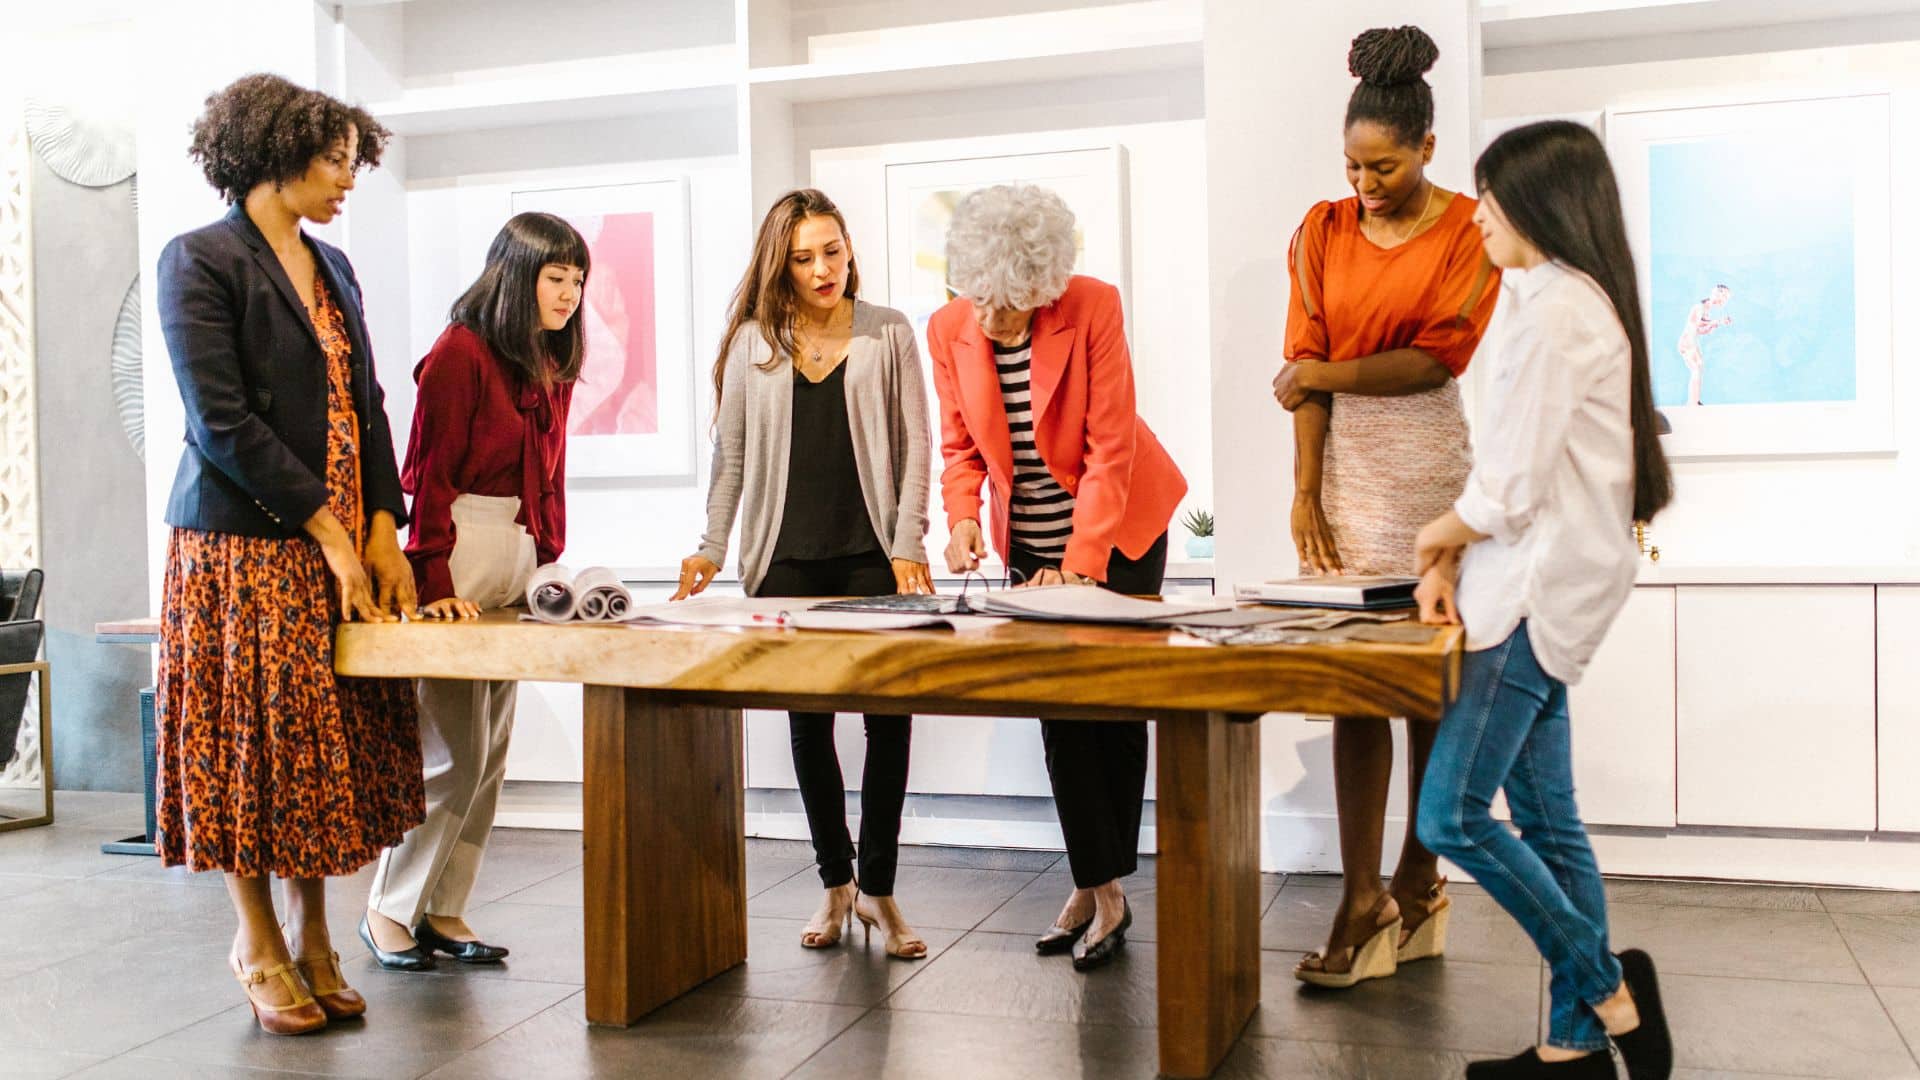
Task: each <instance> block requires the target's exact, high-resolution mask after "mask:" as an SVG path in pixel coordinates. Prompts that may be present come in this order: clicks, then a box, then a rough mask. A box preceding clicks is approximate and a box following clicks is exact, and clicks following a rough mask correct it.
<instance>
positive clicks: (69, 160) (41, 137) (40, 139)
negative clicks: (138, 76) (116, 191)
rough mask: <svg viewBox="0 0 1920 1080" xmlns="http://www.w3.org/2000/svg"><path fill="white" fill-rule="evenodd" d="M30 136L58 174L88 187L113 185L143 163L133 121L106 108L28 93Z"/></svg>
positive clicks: (35, 147) (28, 132)
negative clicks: (31, 96)
mask: <svg viewBox="0 0 1920 1080" xmlns="http://www.w3.org/2000/svg"><path fill="white" fill-rule="evenodd" d="M27 138H28V140H29V141H30V142H31V143H32V145H33V149H34V152H35V153H37V154H39V155H40V160H42V161H44V162H46V163H47V168H49V169H52V170H53V173H54V175H55V176H58V177H59V178H60V179H62V180H65V181H68V182H69V183H74V184H79V185H81V186H83V187H111V186H112V185H114V184H117V183H119V182H120V181H122V180H125V179H127V178H128V177H130V176H132V175H133V173H134V170H135V168H137V167H138V164H139V160H138V156H137V155H136V153H135V145H136V144H135V141H134V135H133V127H132V125H131V124H129V123H127V122H126V121H125V120H124V119H122V118H120V117H116V116H114V115H111V114H110V113H108V112H106V111H104V110H95V109H91V108H88V107H86V106H82V105H65V104H55V103H53V102H49V101H44V100H41V99H37V98H28V99H27Z"/></svg>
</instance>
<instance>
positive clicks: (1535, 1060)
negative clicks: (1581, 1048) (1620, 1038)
mask: <svg viewBox="0 0 1920 1080" xmlns="http://www.w3.org/2000/svg"><path fill="white" fill-rule="evenodd" d="M1467 1080H1614V1072H1613V1055H1612V1054H1610V1053H1608V1052H1607V1051H1605V1050H1596V1051H1594V1052H1593V1053H1591V1054H1588V1055H1587V1056H1586V1057H1578V1058H1574V1059H1573V1060H1572V1061H1542V1060H1540V1053H1539V1051H1538V1050H1536V1049H1535V1048H1534V1047H1531V1046H1529V1047H1527V1048H1526V1050H1525V1051H1523V1052H1521V1053H1519V1054H1516V1055H1514V1056H1513V1057H1510V1058H1501V1059H1500V1060H1498V1061H1470V1062H1468V1063H1467Z"/></svg>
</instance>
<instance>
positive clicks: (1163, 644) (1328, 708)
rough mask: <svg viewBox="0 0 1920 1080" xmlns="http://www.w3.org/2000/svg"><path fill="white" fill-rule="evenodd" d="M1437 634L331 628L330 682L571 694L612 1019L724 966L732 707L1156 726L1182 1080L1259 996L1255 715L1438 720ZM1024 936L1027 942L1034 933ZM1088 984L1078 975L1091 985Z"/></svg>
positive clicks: (1166, 982)
mask: <svg viewBox="0 0 1920 1080" xmlns="http://www.w3.org/2000/svg"><path fill="white" fill-rule="evenodd" d="M1458 659H1459V658H1458V637H1457V633H1456V632H1454V631H1451V630H1447V631H1436V632H1435V633H1434V637H1433V639H1432V640H1431V641H1430V642H1429V643H1427V644H1424V645H1368V644H1340V645H1304V646H1272V647H1240V646H1230V647H1223V646H1212V645H1207V644H1204V643H1202V642H1199V641H1196V640H1194V639H1192V638H1189V637H1187V636H1186V635H1183V634H1180V633H1177V632H1171V631H1166V630H1148V629H1134V628H1110V627H1098V626H1069V625H1061V624H1040V623H1014V624H1008V625H1003V626H1000V627H997V628H995V629H992V630H988V631H983V632H968V633H950V632H945V631H912V632H900V633H888V634H862V633H836V632H826V631H799V630H782V629H754V630H735V629H709V628H691V627H647V628H640V627H635V626H579V625H575V626H545V625H538V624H534V623H527V622H520V621H518V620H517V619H516V618H515V617H514V616H513V615H512V614H510V613H503V614H498V615H489V616H487V617H485V618H482V619H480V620H477V621H474V622H467V623H452V624H440V623H406V624H399V623H395V624H383V625H366V624H349V625H346V626H343V627H341V629H340V633H339V638H338V649H337V656H336V667H337V669H338V670H339V671H340V673H341V674H344V675H373V676H425V677H439V678H473V679H525V680H536V681H543V682H576V683H581V684H584V686H585V706H584V711H585V717H584V740H585V759H586V761H585V796H584V798H585V808H584V815H585V837H584V841H585V848H586V854H585V859H586V868H585V880H586V884H585V891H586V896H585V906H586V1011H587V1018H588V1019H589V1020H590V1021H592V1022H594V1023H601V1024H622V1025H624V1024H631V1023H633V1022H634V1021H635V1020H637V1019H638V1018H640V1017H641V1016H643V1015H645V1014H646V1013H648V1012H649V1011H651V1010H653V1009H656V1008H659V1007H660V1006H662V1005H664V1004H666V1003H667V1002H669V1001H672V1000H673V999H674V998H676V997H678V996H680V995H681V994H684V993H686V992H687V991H688V990H690V989H692V988H693V987H695V986H697V985H699V984H700V983H702V982H704V981H706V980H707V979H710V978H712V977H713V976H715V975H718V974H719V973H721V972H723V971H726V970H727V969H728V968H731V967H733V966H734V965H736V964H739V963H741V962H742V961H744V960H745V959H746V958H747V891H746V842H745V831H746V830H745V817H746V811H745V794H744V792H745V779H746V776H745V770H746V767H745V755H744V751H745V738H744V733H743V729H742V724H741V715H740V710H741V709H742V708H746V707H777V708H796V709H811V710H846V711H868V712H878V713H945V714H965V715H987V716H1043V717H1072V718H1089V719H1090V720H1101V719H1108V720H1129V719H1130V720H1151V721H1153V722H1154V723H1156V724H1157V725H1159V730H1158V740H1157V744H1158V748H1159V750H1158V753H1159V757H1158V765H1159V790H1158V800H1159V801H1158V804H1157V807H1156V821H1157V824H1158V832H1159V849H1160V858H1159V865H1158V871H1157V874H1158V882H1157V885H1158V889H1159V898H1160V899H1159V913H1160V914H1159V930H1158V938H1159V950H1160V954H1161V956H1162V957H1177V958H1178V962H1177V963H1162V964H1160V965H1159V980H1160V983H1159V1002H1160V1069H1161V1071H1162V1072H1163V1073H1165V1074H1166V1075H1168V1076H1176V1077H1192V1076H1205V1075H1208V1074H1209V1073H1211V1072H1212V1071H1213V1069H1214V1068H1215V1067H1216V1066H1217V1065H1218V1064H1219V1063H1220V1060H1221V1059H1222V1058H1223V1057H1224V1056H1225V1055H1226V1053H1227V1051H1228V1050H1229V1049H1230V1048H1231V1046H1232V1044H1233V1041H1234V1039H1235V1037H1236V1036H1237V1035H1238V1034H1239V1032H1240V1030H1241V1028H1242V1027H1243V1026H1244V1025H1245V1024H1246V1021H1247V1019H1248V1017H1250V1016H1251V1015H1252V1014H1253V1010H1254V1007H1255V1005H1256V1004H1257V1003H1258V1001H1259V995H1260V904H1259V870H1260V864H1259V850H1258V836H1259V795H1260V745H1259V725H1258V724H1256V723H1254V721H1255V720H1257V719H1258V718H1259V716H1260V714H1261V713H1265V712H1302V713H1323V714H1335V715H1343V716H1406V717H1413V718H1419V719H1437V718H1438V717H1439V715H1440V713H1441V711H1442V709H1443V708H1444V706H1445V704H1446V702H1447V701H1449V700H1450V698H1451V696H1452V693H1453V688H1454V686H1455V682H1456V677H1457V670H1458ZM1035 929H1036V930H1038V929H1040V928H1039V927H1036V928H1035ZM1093 977H1095V978H1097V977H1098V976H1097V975H1096V976H1093Z"/></svg>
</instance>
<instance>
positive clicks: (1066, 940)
mask: <svg viewBox="0 0 1920 1080" xmlns="http://www.w3.org/2000/svg"><path fill="white" fill-rule="evenodd" d="M1091 926H1093V920H1092V919H1088V920H1087V921H1086V922H1083V923H1081V924H1080V925H1078V926H1049V927H1047V932H1046V933H1044V934H1041V935H1040V937H1039V939H1038V940H1036V941H1035V942H1034V943H1033V951H1034V952H1037V953H1039V954H1040V955H1041V956H1058V955H1059V954H1061V953H1064V952H1072V951H1073V946H1074V943H1075V942H1077V941H1079V940H1080V939H1081V938H1083V937H1085V936H1086V934H1087V930H1088V928H1089V927H1091Z"/></svg>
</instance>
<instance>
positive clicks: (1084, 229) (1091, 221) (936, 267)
mask: <svg viewBox="0 0 1920 1080" xmlns="http://www.w3.org/2000/svg"><path fill="white" fill-rule="evenodd" d="M1126 171H1127V161H1126V150H1125V148H1124V147H1120V146H1104V147H1099V148H1095V149H1089V150H1061V151H1055V152H1050V153H1035V154H1006V155H998V156H982V157H969V158H953V159H947V160H940V161H909V162H890V163H888V165H887V166H886V173H887V293H888V297H889V302H890V304H891V305H892V306H893V307H895V308H898V309H899V310H900V311H902V312H904V313H905V314H906V316H907V318H909V319H910V320H912V321H913V325H914V329H915V330H916V331H917V332H918V333H919V335H920V348H921V351H922V354H923V355H924V353H925V350H926V328H927V320H928V319H930V318H932V316H933V313H934V312H936V311H938V310H940V308H941V307H943V306H944V305H945V304H946V303H947V302H948V301H949V300H951V299H952V298H953V296H952V294H951V293H950V292H949V291H948V289H947V250H946V248H947V227H948V226H949V225H951V224H952V222H953V209H954V207H955V206H957V205H958V204H959V202H960V200H961V199H963V198H965V197H966V196H967V195H968V194H970V193H972V192H974V191H978V190H979V189H981V188H985V187H992V186H994V185H995V184H1034V185H1038V186H1040V187H1044V188H1048V189H1050V190H1052V191H1053V192H1054V193H1055V194H1057V195H1059V196H1060V197H1061V199H1063V200H1065V202H1066V204H1067V206H1068V207H1069V208H1070V209H1072V210H1073V215H1074V224H1075V231H1076V233H1077V236H1076V240H1077V241H1078V243H1079V248H1080V252H1079V260H1078V261H1077V262H1076V263H1075V264H1074V273H1076V274H1087V275H1089V276H1092V277H1096V278H1099V279H1100V280H1102V281H1105V282H1107V283H1108V284H1111V285H1113V286H1115V287H1116V288H1118V289H1119V290H1120V296H1121V301H1122V306H1123V308H1124V309H1126V310H1131V306H1130V305H1128V304H1127V303H1126V301H1127V201H1126Z"/></svg>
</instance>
